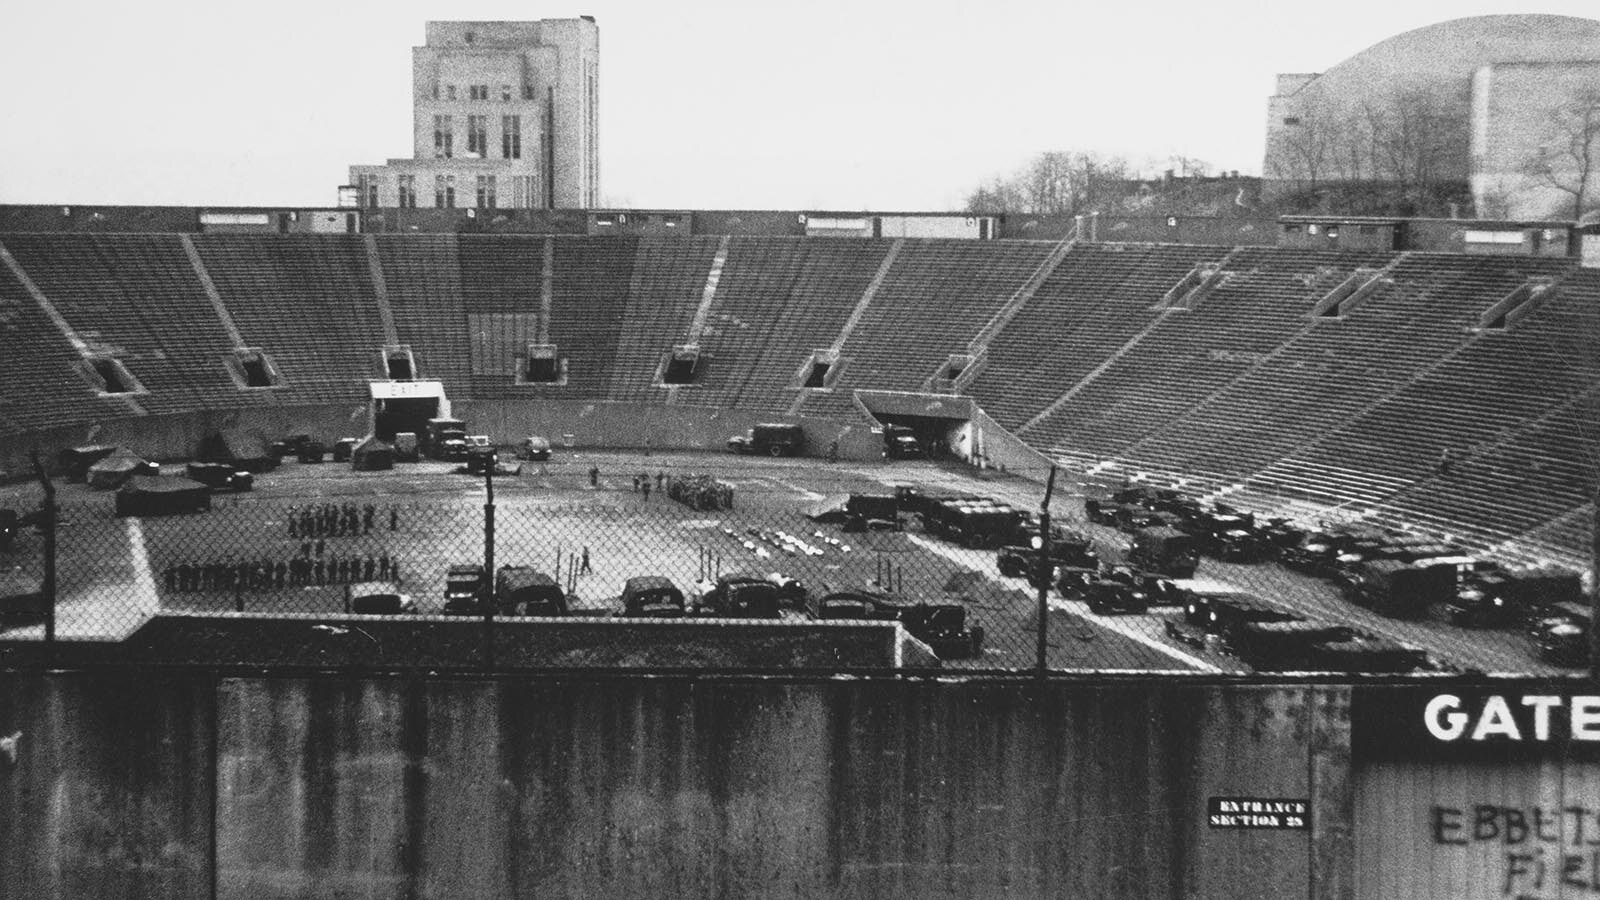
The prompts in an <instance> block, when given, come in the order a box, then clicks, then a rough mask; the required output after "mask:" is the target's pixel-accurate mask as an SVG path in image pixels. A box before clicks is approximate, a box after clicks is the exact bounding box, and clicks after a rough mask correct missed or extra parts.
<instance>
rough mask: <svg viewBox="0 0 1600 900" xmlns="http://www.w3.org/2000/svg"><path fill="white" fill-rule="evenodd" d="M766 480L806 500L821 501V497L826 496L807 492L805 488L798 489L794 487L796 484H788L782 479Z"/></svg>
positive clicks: (798, 487)
mask: <svg viewBox="0 0 1600 900" xmlns="http://www.w3.org/2000/svg"><path fill="white" fill-rule="evenodd" d="M767 480H768V481H770V482H772V483H773V484H776V485H779V486H781V487H786V488H788V489H789V490H791V491H794V492H795V493H796V494H799V495H800V496H802V497H804V498H805V499H807V500H821V499H822V498H823V497H825V496H827V495H826V494H819V493H817V492H816V491H808V490H806V489H805V488H803V487H800V486H799V485H796V484H790V483H789V482H787V481H784V480H783V479H782V478H770V477H769V478H768V479H767Z"/></svg>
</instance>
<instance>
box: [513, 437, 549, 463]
mask: <svg viewBox="0 0 1600 900" xmlns="http://www.w3.org/2000/svg"><path fill="white" fill-rule="evenodd" d="M517 456H518V457H519V458H521V459H527V460H532V461H534V462H544V461H545V460H548V459H549V458H550V441H549V440H548V439H547V438H542V437H540V436H538V435H536V434H533V435H529V436H528V437H526V438H523V440H522V443H521V444H520V445H518V446H517Z"/></svg>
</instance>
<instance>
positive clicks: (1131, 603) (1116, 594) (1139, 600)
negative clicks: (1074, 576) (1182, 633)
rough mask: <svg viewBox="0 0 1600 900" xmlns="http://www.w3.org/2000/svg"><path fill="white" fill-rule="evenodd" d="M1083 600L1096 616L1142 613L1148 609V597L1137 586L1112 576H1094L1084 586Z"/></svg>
mask: <svg viewBox="0 0 1600 900" xmlns="http://www.w3.org/2000/svg"><path fill="white" fill-rule="evenodd" d="M1082 597H1083V601H1084V602H1085V603H1087V604H1088V605H1089V611H1090V612H1092V613H1094V614H1095V615H1097V616H1104V615H1109V614H1111V613H1132V614H1134V615H1143V614H1145V613H1147V612H1149V611H1150V598H1149V597H1148V596H1146V595H1145V592H1144V591H1142V590H1140V589H1139V588H1138V587H1136V586H1134V585H1131V584H1128V583H1127V582H1124V581H1118V580H1116V579H1113V578H1096V579H1095V580H1093V581H1091V582H1089V583H1088V584H1087V585H1085V586H1084V588H1083V592H1082Z"/></svg>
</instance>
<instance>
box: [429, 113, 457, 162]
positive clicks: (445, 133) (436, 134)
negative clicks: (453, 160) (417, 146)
mask: <svg viewBox="0 0 1600 900" xmlns="http://www.w3.org/2000/svg"><path fill="white" fill-rule="evenodd" d="M450 119H451V117H450V116H434V117H433V156H434V158H435V159H449V158H450V157H452V156H454V155H455V124H454V123H453V122H451V121H450Z"/></svg>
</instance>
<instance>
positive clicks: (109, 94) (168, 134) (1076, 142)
mask: <svg viewBox="0 0 1600 900" xmlns="http://www.w3.org/2000/svg"><path fill="white" fill-rule="evenodd" d="M1511 12H1517V13H1533V12H1542V13H1555V14H1564V15H1574V16H1587V17H1594V16H1595V15H1596V14H1597V12H1600V3H1597V2H1596V0H1534V2H1525V3H1516V2H1511V0H1406V2H1403V3H1402V2H1396V0H1344V2H1340V3H1305V2H1299V3H1297V2H1282V0H1276V2H1257V0H1211V2H1192V0H1191V2H1183V3H1176V2H1168V0H1146V2H1115V0H1113V2H1102V3H1081V2H1070V0H1056V2H1047V0H1015V2H1013V0H986V2H982V3H971V2H969V3H947V2H919V3H910V2H893V3H889V2H883V3H877V2H870V0H858V2H833V0H806V2H792V3H785V4H773V3H767V2H755V0H745V2H699V0H679V2H664V0H654V2H651V0H627V2H584V3H578V4H575V5H559V4H550V3H532V2H527V0H521V2H499V0H482V2H451V3H445V2H416V0H396V2H383V3H379V2H362V3H353V2H333V0H321V2H307V0H272V2H267V3H262V2H250V3H234V2H221V0H213V2H209V3H191V2H168V0H147V2H119V3H87V2H75V0H0V84H4V85H5V86H6V87H5V89H4V90H3V91H0V122H3V123H4V124H3V125H0V202H4V203H107V204H119V203H120V204H177V205H202V204H215V205H224V204H239V205H297V206H311V205H318V206H328V205H333V203H334V202H335V199H336V188H337V186H338V185H340V184H343V183H344V182H345V181H346V180H347V171H346V167H347V166H348V165H350V164H351V163H378V162H382V161H384V160H386V159H388V158H391V157H403V156H409V155H410V151H411V146H410V141H411V107H410V80H411V47H412V46H414V45H417V44H421V43H422V41H423V23H425V22H426V21H428V20H430V19H538V18H561V17H570V16H577V15H583V14H588V15H593V16H595V17H596V18H597V20H598V22H599V26H600V110H601V121H600V163H601V187H602V193H603V196H604V198H605V200H606V202H607V204H608V205H612V206H638V207H690V208H775V209H796V208H832V209H866V208H872V209H880V210H886V209H908V210H909V209H948V208H958V207H959V206H960V204H961V203H962V201H963V199H964V197H965V195H966V193H967V192H968V191H969V190H970V189H971V188H972V187H974V186H975V185H976V184H978V183H979V182H982V181H984V180H987V179H989V178H992V177H993V176H995V175H998V174H1002V173H1006V172H1008V171H1010V170H1012V169H1014V168H1015V167H1017V166H1018V165H1019V164H1021V163H1022V162H1023V161H1024V160H1025V159H1027V158H1028V157H1030V156H1031V155H1033V154H1035V153H1038V152H1040V151H1043V150H1052V149H1057V150H1066V149H1094V150H1101V151H1105V152H1112V153H1120V154H1123V155H1127V156H1129V157H1133V158H1136V159H1141V160H1143V159H1150V160H1160V159H1163V158H1165V157H1167V156H1170V155H1172V154H1183V155H1186V156H1190V157H1198V158H1200V159H1204V160H1207V161H1209V162H1211V163H1212V164H1213V165H1214V166H1215V167H1217V168H1221V169H1238V170H1240V171H1241V172H1247V173H1253V174H1259V171H1260V168H1261V156H1262V140H1263V133H1264V128H1265V123H1264V119H1265V114H1266V99H1267V97H1268V95H1270V94H1271V93H1272V90H1273V77H1274V75H1275V73H1278V72H1317V71H1322V70H1325V69H1327V68H1329V67H1331V66H1333V65H1335V64H1336V63H1338V62H1340V61H1341V60H1343V59H1345V58H1346V57H1348V56H1350V55H1352V54H1354V53H1356V52H1358V51H1360V50H1361V49H1363V48H1365V47H1367V46H1369V45H1371V44H1373V43H1375V42H1377V41H1380V40H1382V39H1384V38H1386V37H1389V36H1391V35H1393V34H1396V33H1399V32H1401V31H1406V30H1409V29H1412V28H1417V27H1420V26H1423V25H1428V24H1431V23H1434V22H1439V21H1443V20H1446V19H1451V18H1459V17H1463V16H1470V15H1484V14H1490V13H1511ZM1160 167H1161V166H1159V165H1155V166H1153V169H1159V168H1160Z"/></svg>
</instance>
